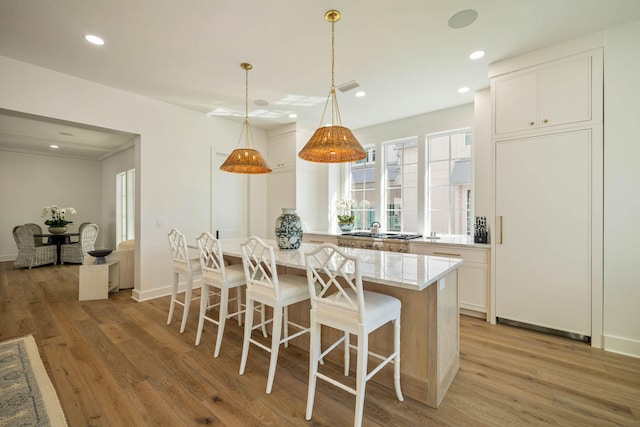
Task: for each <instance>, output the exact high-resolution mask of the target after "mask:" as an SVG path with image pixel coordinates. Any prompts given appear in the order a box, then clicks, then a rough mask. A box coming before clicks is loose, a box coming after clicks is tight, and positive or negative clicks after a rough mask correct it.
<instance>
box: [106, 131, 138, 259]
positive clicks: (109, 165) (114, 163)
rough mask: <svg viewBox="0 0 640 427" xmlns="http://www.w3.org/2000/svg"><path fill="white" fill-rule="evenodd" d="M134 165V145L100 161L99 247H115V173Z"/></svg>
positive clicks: (132, 167) (124, 170)
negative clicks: (100, 237) (100, 209)
mask: <svg viewBox="0 0 640 427" xmlns="http://www.w3.org/2000/svg"><path fill="white" fill-rule="evenodd" d="M136 139H137V138H136ZM135 166H136V153H135V147H131V148H130V149H128V150H124V151H121V152H120V153H117V154H115V155H113V156H111V157H109V158H107V159H105V160H103V161H102V225H101V227H100V234H101V235H102V246H101V247H104V248H111V249H115V247H116V175H117V174H119V173H121V172H126V171H128V170H129V169H134V168H135ZM96 247H97V246H96Z"/></svg>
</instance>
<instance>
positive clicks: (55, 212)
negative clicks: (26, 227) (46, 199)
mask: <svg viewBox="0 0 640 427" xmlns="http://www.w3.org/2000/svg"><path fill="white" fill-rule="evenodd" d="M67 213H70V214H72V215H75V214H77V212H76V210H75V209H74V208H61V207H59V206H57V205H51V206H45V207H44V208H42V215H40V216H41V217H42V218H44V217H45V215H47V214H51V219H48V220H46V221H45V222H44V223H45V225H48V226H49V227H66V226H67V224H72V223H73V221H67V220H66V219H65V215H66V214H67Z"/></svg>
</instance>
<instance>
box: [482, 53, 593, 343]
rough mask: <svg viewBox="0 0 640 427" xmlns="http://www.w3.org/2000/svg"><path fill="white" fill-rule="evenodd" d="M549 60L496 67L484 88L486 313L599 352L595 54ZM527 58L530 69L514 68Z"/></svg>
mask: <svg viewBox="0 0 640 427" xmlns="http://www.w3.org/2000/svg"><path fill="white" fill-rule="evenodd" d="M548 54H549V52H539V53H538V56H536V55H528V56H525V57H521V58H512V59H511V60H506V61H505V62H503V63H502V64H497V65H495V66H494V69H496V68H500V69H501V70H502V71H503V72H502V73H501V74H500V75H494V76H493V78H492V80H491V88H492V91H493V92H492V103H493V106H492V112H493V117H492V123H493V146H492V147H493V148H492V150H493V156H494V161H495V170H494V173H495V175H494V182H495V215H496V218H495V224H496V226H495V228H494V233H493V244H494V253H493V254H494V259H493V264H492V267H493V270H492V272H491V277H492V278H493V280H494V283H493V289H494V298H495V299H494V303H495V310H494V311H495V316H496V318H497V319H499V320H505V321H511V322H516V323H519V324H522V325H523V326H526V325H530V326H531V325H532V326H535V327H541V328H547V329H551V330H556V331H563V332H568V333H571V334H574V336H576V335H582V336H585V337H592V344H594V345H596V346H598V345H599V344H598V343H599V341H600V339H599V338H598V335H600V334H601V328H602V323H601V316H599V315H598V312H599V310H601V306H602V297H601V295H602V269H601V259H602V238H603V234H602V233H603V230H602V221H603V218H602V211H603V193H602V188H603V182H602V180H603V171H602V162H603V148H602V141H603V136H602V118H603V107H602V99H603V95H602V91H603V66H602V65H603V62H602V49H595V50H590V51H585V52H582V53H579V54H576V55H572V56H564V57H562V58H561V59H555V60H551V61H550V60H549V57H548ZM535 58H540V60H539V61H540V62H539V65H534V66H528V68H523V67H522V65H523V62H522V61H525V62H528V63H529V64H530V63H532V62H534V61H535ZM506 63H508V64H510V65H514V64H517V66H516V67H514V68H512V69H508V67H506V68H505V64H506ZM529 64H527V65H529ZM599 318H600V319H599ZM598 319H599V320H598ZM492 320H493V319H492ZM594 333H595V335H596V336H595V337H594V336H593V335H594Z"/></svg>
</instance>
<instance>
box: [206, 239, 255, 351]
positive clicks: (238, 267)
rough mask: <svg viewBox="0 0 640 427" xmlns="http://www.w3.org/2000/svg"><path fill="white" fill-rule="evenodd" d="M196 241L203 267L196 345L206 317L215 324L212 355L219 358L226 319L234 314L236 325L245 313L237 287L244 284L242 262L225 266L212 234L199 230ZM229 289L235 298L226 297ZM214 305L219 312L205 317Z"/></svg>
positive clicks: (218, 246)
mask: <svg viewBox="0 0 640 427" xmlns="http://www.w3.org/2000/svg"><path fill="white" fill-rule="evenodd" d="M196 243H197V244H198V251H199V253H200V268H201V269H202V291H201V293H200V318H199V320H198V333H197V335H196V345H200V338H201V337H202V329H203V328H204V321H205V320H207V321H209V322H211V323H213V324H214V325H217V326H218V333H217V336H216V347H215V350H214V352H213V357H218V355H219V354H220V346H221V345H222V335H223V334H224V326H225V323H226V321H227V319H228V318H230V317H233V316H237V318H238V325H240V326H242V313H244V310H243V305H242V293H243V292H242V291H243V290H242V289H240V287H241V286H244V284H245V279H244V268H243V267H242V264H234V265H229V266H225V262H224V257H223V255H222V246H221V244H220V241H219V240H218V239H216V238H215V237H213V236H212V235H211V233H207V232H205V233H202V234H201V235H200V237H198V238H197V239H196ZM230 289H236V290H237V296H236V297H235V298H231V299H229V290H230ZM233 301H235V302H236V303H237V307H236V311H235V312H233V313H229V303H230V302H233ZM216 307H218V312H219V314H218V318H217V319H214V318H213V317H209V316H207V311H208V310H210V309H212V308H216ZM265 333H266V332H265ZM265 336H266V335H265Z"/></svg>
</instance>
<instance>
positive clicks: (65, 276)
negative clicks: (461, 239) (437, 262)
mask: <svg viewBox="0 0 640 427" xmlns="http://www.w3.org/2000/svg"><path fill="white" fill-rule="evenodd" d="M77 283H78V266H72V265H65V266H47V267H38V268H34V269H32V270H27V269H20V270H12V269H11V263H9V262H4V263H0V340H5V339H8V338H12V337H18V336H23V335H26V334H33V335H34V336H35V339H36V341H37V343H38V348H39V350H40V354H41V356H42V358H43V359H44V364H45V366H46V367H47V370H48V372H49V375H50V377H51V379H52V381H53V384H54V386H55V388H56V390H57V392H58V395H59V397H60V401H61V403H62V407H63V409H64V412H65V414H66V416H67V419H68V421H69V425H70V426H144V425H158V426H183V425H185V426H197V425H203V424H206V425H220V426H252V425H255V426H258V425H273V426H307V425H312V426H349V425H352V424H353V406H354V397H353V396H351V395H350V394H348V393H346V392H344V391H342V390H339V389H336V388H335V387H333V386H330V385H328V384H326V383H324V382H322V381H319V383H318V391H317V393H316V404H315V407H314V413H313V419H312V421H310V422H308V421H305V419H304V413H305V405H306V394H307V373H308V367H307V364H308V361H307V357H308V354H307V353H306V352H303V351H300V350H297V349H296V348H295V347H290V348H288V349H284V348H283V349H282V350H281V352H280V360H279V362H278V369H277V372H276V377H275V383H274V390H273V393H272V394H271V395H266V394H265V392H264V389H265V385H266V373H267V366H268V355H267V354H266V353H265V352H263V351H262V350H259V349H257V348H256V347H252V348H251V350H250V352H249V360H248V363H247V372H246V373H245V375H243V376H240V375H238V367H239V360H240V352H241V334H242V330H241V328H240V327H239V326H238V325H237V323H235V322H228V323H227V330H226V332H225V337H224V341H223V343H222V351H221V355H220V357H219V358H218V359H214V358H213V356H212V354H213V342H214V331H215V329H214V327H213V326H208V327H206V328H205V332H204V335H203V342H202V344H201V345H200V346H198V347H196V346H195V345H194V340H195V329H196V324H197V322H196V318H197V315H196V309H195V308H193V309H192V312H191V315H190V322H189V324H188V325H187V330H186V331H185V333H184V334H180V333H179V332H178V330H179V322H178V321H176V320H174V322H173V323H172V324H171V325H170V326H167V325H166V315H167V313H168V305H169V301H168V298H161V299H157V300H153V301H148V302H142V303H136V302H135V301H133V300H132V299H131V291H121V292H119V293H117V294H112V295H111V296H110V298H109V299H108V300H104V301H83V302H79V301H77V296H78V290H77ZM177 314H178V317H179V315H180V314H181V310H180V311H177ZM416 327H418V326H416ZM460 332H461V333H460V347H461V361H460V371H459V372H458V374H457V376H456V378H455V380H454V382H453V384H452V386H451V388H450V389H449V392H448V393H447V395H446V396H445V398H444V401H443V403H442V405H441V406H440V408H439V409H432V408H429V407H426V406H424V405H422V404H420V403H418V402H416V401H413V400H411V399H406V400H405V402H398V401H397V400H396V398H395V394H394V393H393V392H392V391H391V390H390V389H386V388H384V387H382V386H380V385H377V384H375V383H372V382H370V383H369V384H368V386H367V392H366V403H365V415H364V422H363V425H365V426H394V425H396V426H509V425H517V426H519V425H558V426H571V425H580V426H609V425H623V426H640V359H634V358H631V357H625V356H620V355H616V354H613V353H608V352H604V351H601V350H595V349H592V348H591V347H589V346H588V345H587V344H584V343H581V342H577V341H572V340H568V339H564V338H559V337H555V336H550V335H545V334H540V333H536V332H531V331H526V330H522V329H517V328H514V327H510V326H503V325H497V326H495V325H494V326H492V325H489V324H487V323H486V322H484V321H481V320H478V319H474V318H470V317H465V316H462V320H461V331H460ZM329 368H331V366H330V367H329ZM335 370H336V372H337V373H338V375H339V372H340V370H339V367H336V369H335Z"/></svg>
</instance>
